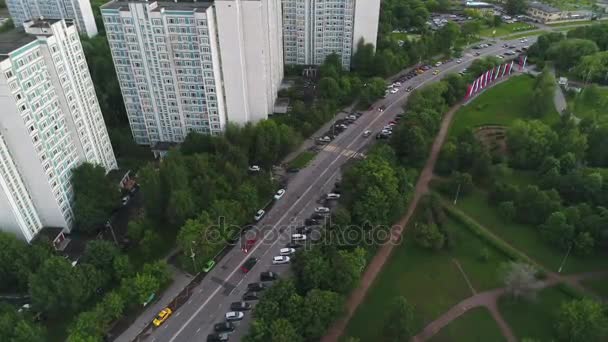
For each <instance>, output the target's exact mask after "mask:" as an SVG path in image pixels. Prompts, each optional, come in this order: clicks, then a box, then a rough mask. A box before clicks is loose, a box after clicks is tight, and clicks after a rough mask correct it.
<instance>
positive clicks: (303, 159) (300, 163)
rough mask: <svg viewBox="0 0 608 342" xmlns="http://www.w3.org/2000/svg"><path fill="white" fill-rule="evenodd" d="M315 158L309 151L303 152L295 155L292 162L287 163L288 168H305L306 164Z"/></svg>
mask: <svg viewBox="0 0 608 342" xmlns="http://www.w3.org/2000/svg"><path fill="white" fill-rule="evenodd" d="M314 157H315V154H314V153H313V152H310V151H304V152H302V153H300V154H298V155H297V157H295V158H294V159H293V160H292V161H290V162H289V167H296V168H298V169H301V168H304V167H306V165H308V163H310V161H311V160H312V159H313V158H314Z"/></svg>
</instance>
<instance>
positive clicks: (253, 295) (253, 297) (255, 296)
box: [243, 291, 260, 300]
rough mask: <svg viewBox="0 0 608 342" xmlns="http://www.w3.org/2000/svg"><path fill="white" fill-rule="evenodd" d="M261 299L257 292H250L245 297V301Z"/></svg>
mask: <svg viewBox="0 0 608 342" xmlns="http://www.w3.org/2000/svg"><path fill="white" fill-rule="evenodd" d="M258 299H260V297H259V296H258V293H257V292H252V291H249V292H247V293H245V294H244V295H243V300H258Z"/></svg>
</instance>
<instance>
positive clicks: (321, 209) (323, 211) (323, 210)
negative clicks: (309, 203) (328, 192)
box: [315, 207, 330, 214]
mask: <svg viewBox="0 0 608 342" xmlns="http://www.w3.org/2000/svg"><path fill="white" fill-rule="evenodd" d="M329 211H330V210H329V208H327V207H316V208H315V213H320V214H327V213H329Z"/></svg>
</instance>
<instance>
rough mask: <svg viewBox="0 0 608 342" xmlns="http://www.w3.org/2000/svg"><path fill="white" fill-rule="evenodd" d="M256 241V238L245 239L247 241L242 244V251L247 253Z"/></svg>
mask: <svg viewBox="0 0 608 342" xmlns="http://www.w3.org/2000/svg"><path fill="white" fill-rule="evenodd" d="M256 241H257V239H247V241H245V246H243V252H245V253H249V250H251V247H253V245H255V243H256Z"/></svg>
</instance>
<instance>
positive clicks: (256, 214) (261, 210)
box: [253, 209, 266, 221]
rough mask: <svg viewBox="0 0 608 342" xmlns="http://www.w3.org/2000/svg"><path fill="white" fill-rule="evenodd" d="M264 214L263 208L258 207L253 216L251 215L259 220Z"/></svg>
mask: <svg viewBox="0 0 608 342" xmlns="http://www.w3.org/2000/svg"><path fill="white" fill-rule="evenodd" d="M264 214H266V211H265V210H264V209H260V210H258V211H257V212H256V213H255V216H254V217H253V219H254V220H256V221H259V220H261V219H262V217H263V216H264Z"/></svg>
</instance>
